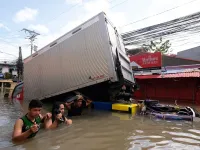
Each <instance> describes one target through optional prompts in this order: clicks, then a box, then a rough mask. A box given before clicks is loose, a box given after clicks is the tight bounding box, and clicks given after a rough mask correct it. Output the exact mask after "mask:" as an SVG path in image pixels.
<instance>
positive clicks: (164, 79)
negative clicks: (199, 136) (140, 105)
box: [134, 72, 200, 105]
mask: <svg viewBox="0 0 200 150" xmlns="http://www.w3.org/2000/svg"><path fill="white" fill-rule="evenodd" d="M135 78H136V81H137V84H138V85H139V89H138V90H137V91H135V93H134V98H135V99H156V100H162V101H166V102H169V101H171V102H174V101H175V100H177V102H181V103H190V104H198V105H200V72H185V73H183V72H182V73H174V74H164V75H136V76H135Z"/></svg>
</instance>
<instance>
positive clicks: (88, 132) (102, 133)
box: [0, 98, 200, 150]
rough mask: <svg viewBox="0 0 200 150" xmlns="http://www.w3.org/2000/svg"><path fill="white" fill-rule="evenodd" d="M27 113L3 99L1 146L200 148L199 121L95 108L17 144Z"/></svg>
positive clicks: (108, 149) (0, 102) (26, 148)
mask: <svg viewBox="0 0 200 150" xmlns="http://www.w3.org/2000/svg"><path fill="white" fill-rule="evenodd" d="M26 106H27V105H26V104H25V107H26ZM45 108H46V109H49V108H50V105H49V104H45ZM24 113H26V112H23V111H22V109H21V108H20V105H19V104H13V103H11V102H10V101H9V100H8V99H3V98H1V99H0V149H13V150H29V149H30V150H32V149H37V150H44V149H45V150H56V149H59V150H65V149H74V150H80V149H81V150H90V149H91V150H93V149H95V150H102V149H106V150H147V149H148V150H159V149H166V150H174V149H178V150H188V149H190V150H200V123H198V122H197V123H191V122H184V121H173V122H170V121H164V120H156V119H154V118H149V117H141V116H135V117H131V116H130V115H129V114H124V113H117V112H105V111H95V110H92V111H90V112H89V111H88V112H85V115H83V116H81V117H75V118H72V119H73V125H72V126H69V127H67V126H60V127H59V128H58V129H56V130H53V131H44V130H41V132H39V133H38V134H37V136H36V137H35V138H34V139H31V140H28V141H26V142H25V143H23V144H21V145H14V144H12V142H11V134H12V129H13V124H14V122H15V121H16V119H17V118H18V117H20V116H21V115H23V114H24Z"/></svg>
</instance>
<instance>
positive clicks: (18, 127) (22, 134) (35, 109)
mask: <svg viewBox="0 0 200 150" xmlns="http://www.w3.org/2000/svg"><path fill="white" fill-rule="evenodd" d="M41 110H42V103H41V101H39V100H32V101H31V102H30V103H29V110H28V113H27V114H26V115H24V116H23V117H21V118H20V119H18V120H17V121H16V123H15V125H14V131H13V135H12V140H13V142H22V141H24V140H26V139H29V138H32V137H34V136H36V134H37V133H38V131H39V130H40V128H41V124H42V123H43V124H44V128H45V129H50V128H51V125H52V120H51V117H52V115H51V113H46V115H45V116H42V115H41Z"/></svg>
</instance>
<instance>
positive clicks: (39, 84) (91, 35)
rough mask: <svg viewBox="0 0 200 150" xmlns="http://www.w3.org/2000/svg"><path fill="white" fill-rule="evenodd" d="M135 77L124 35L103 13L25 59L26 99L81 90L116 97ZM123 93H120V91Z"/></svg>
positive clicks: (129, 87)
mask: <svg viewBox="0 0 200 150" xmlns="http://www.w3.org/2000/svg"><path fill="white" fill-rule="evenodd" d="M134 83H135V82H134V78H133V73H132V69H131V66H130V60H129V58H128V56H127V55H126V52H125V48H124V45H123V41H122V38H121V36H120V35H119V34H118V32H117V30H116V28H115V27H114V26H113V25H112V23H111V22H110V21H109V20H108V18H107V16H106V14H105V13H104V12H101V13H99V14H98V15H96V16H94V17H93V18H91V19H89V20H88V21H86V22H85V23H83V24H81V25H80V26H78V27H76V28H75V29H73V30H71V31H70V32H68V33H66V34H65V35H63V36H61V37H60V38H58V39H56V40H55V41H53V42H51V43H50V44H48V45H47V46H45V47H44V48H42V49H40V50H39V51H37V52H35V53H34V54H32V55H31V56H29V57H28V58H26V59H25V60H24V98H25V99H26V100H31V99H39V100H46V99H59V98H60V97H59V96H65V95H67V93H69V92H72V91H78V92H80V93H82V94H84V95H87V96H89V97H90V98H91V99H93V100H97V101H99V100H103V101H104V100H106V101H107V100H108V101H110V100H116V99H117V98H118V97H119V96H120V95H123V94H122V93H123V92H122V90H121V89H122V87H124V86H125V87H126V90H125V93H126V94H132V89H133V86H134ZM120 93H121V94H120Z"/></svg>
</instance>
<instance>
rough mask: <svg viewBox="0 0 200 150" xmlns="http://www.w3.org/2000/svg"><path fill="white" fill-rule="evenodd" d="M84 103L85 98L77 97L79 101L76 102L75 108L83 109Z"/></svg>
mask: <svg viewBox="0 0 200 150" xmlns="http://www.w3.org/2000/svg"><path fill="white" fill-rule="evenodd" d="M82 101H83V96H81V95H77V99H76V101H75V106H76V107H81V106H82Z"/></svg>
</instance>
